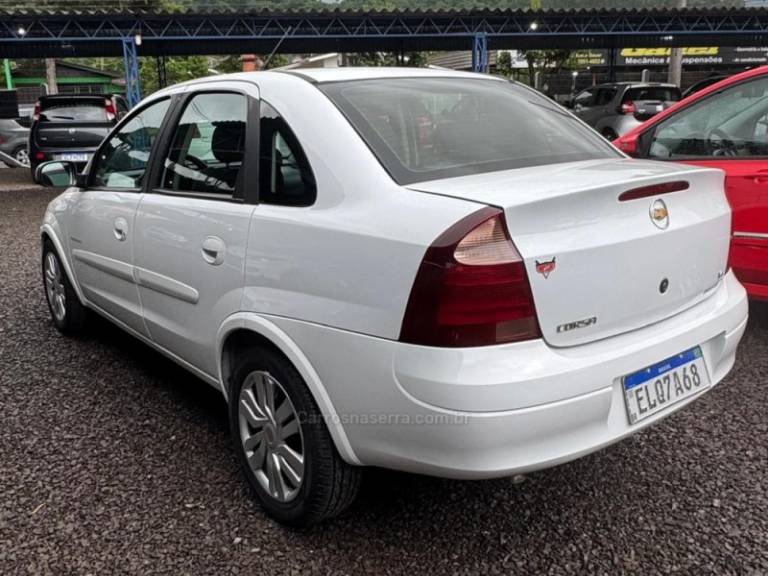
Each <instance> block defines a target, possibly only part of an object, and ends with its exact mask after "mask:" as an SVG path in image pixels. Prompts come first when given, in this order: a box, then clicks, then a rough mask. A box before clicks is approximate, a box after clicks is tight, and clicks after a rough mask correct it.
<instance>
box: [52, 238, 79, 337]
mask: <svg viewBox="0 0 768 576" xmlns="http://www.w3.org/2000/svg"><path fill="white" fill-rule="evenodd" d="M43 287H44V289H45V300H46V302H48V309H49V310H50V312H51V319H52V320H53V324H54V326H56V328H57V329H58V331H59V332H61V333H63V334H77V333H79V332H82V331H83V329H84V327H85V323H86V317H87V312H88V311H87V309H86V308H85V306H83V305H82V303H81V302H80V299H79V298H78V297H77V293H76V292H75V290H74V288H72V284H71V283H70V282H69V278H68V277H67V273H66V272H65V271H64V267H63V266H62V264H61V260H60V259H59V255H58V254H57V253H56V249H55V248H54V247H53V245H52V244H51V243H50V242H49V241H46V242H45V244H44V245H43Z"/></svg>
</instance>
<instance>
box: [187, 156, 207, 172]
mask: <svg viewBox="0 0 768 576" xmlns="http://www.w3.org/2000/svg"><path fill="white" fill-rule="evenodd" d="M189 164H191V166H190V165H189ZM182 165H184V166H187V168H197V169H198V170H200V171H201V172H205V171H206V170H208V164H206V163H205V162H203V161H202V160H200V158H198V157H197V156H192V155H191V154H187V155H186V156H185V157H184V161H183V162H182Z"/></svg>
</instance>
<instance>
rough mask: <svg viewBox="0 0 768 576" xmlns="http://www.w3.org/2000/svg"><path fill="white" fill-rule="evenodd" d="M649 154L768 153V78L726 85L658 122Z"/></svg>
mask: <svg viewBox="0 0 768 576" xmlns="http://www.w3.org/2000/svg"><path fill="white" fill-rule="evenodd" d="M649 156H651V157H653V158H663V159H675V158H711V157H730V158H752V157H765V156H768V78H761V79H759V80H753V81H751V82H744V83H742V84H738V85H735V86H731V87H729V88H726V89H724V90H722V91H721V92H717V93H715V94H713V95H712V96H709V97H706V98H703V99H702V100H700V101H698V102H696V103H695V104H692V105H690V106H688V107H687V108H685V109H683V110H681V111H680V112H678V113H677V114H674V115H673V116H670V117H669V118H667V119H666V120H663V121H661V122H659V124H658V126H657V127H656V129H655V131H654V133H653V137H652V140H651V146H650V149H649Z"/></svg>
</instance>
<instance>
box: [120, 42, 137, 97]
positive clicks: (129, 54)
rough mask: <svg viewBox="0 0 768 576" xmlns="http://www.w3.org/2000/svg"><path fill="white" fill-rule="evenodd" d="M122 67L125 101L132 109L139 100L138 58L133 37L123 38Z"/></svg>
mask: <svg viewBox="0 0 768 576" xmlns="http://www.w3.org/2000/svg"><path fill="white" fill-rule="evenodd" d="M122 42H123V66H124V67H125V99H126V100H127V101H128V106H129V107H130V108H133V107H134V106H136V104H138V103H139V101H140V100H141V77H140V76H139V56H138V54H137V52H136V40H135V39H134V37H133V36H130V37H128V38H123V39H122Z"/></svg>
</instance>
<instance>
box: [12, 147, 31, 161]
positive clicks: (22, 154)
mask: <svg viewBox="0 0 768 576" xmlns="http://www.w3.org/2000/svg"><path fill="white" fill-rule="evenodd" d="M11 156H13V159H14V160H16V162H18V163H19V164H23V165H24V166H29V152H27V147H26V146H19V147H18V148H16V149H15V150H14V151H13V153H12V154H11Z"/></svg>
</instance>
